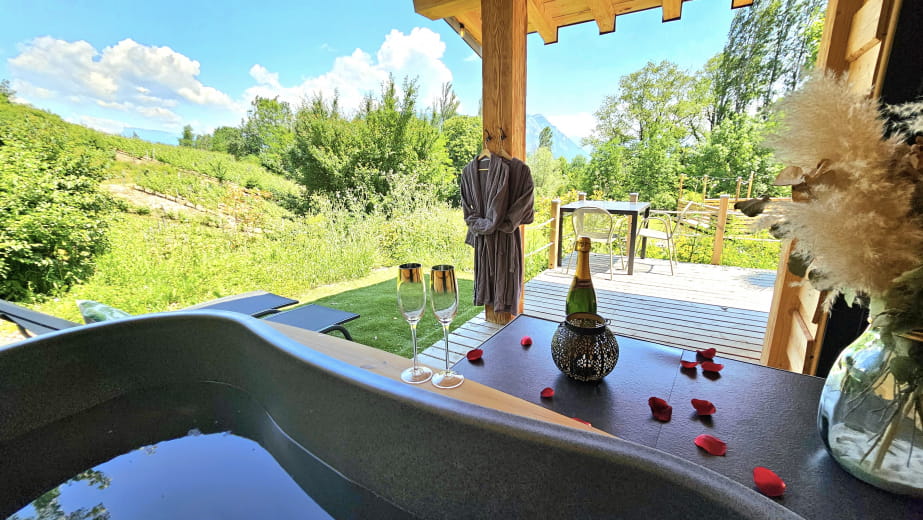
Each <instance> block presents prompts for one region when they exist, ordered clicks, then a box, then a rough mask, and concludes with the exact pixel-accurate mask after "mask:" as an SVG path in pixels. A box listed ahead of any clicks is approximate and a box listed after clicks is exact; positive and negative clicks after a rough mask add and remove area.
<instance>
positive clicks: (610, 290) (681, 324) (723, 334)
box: [420, 254, 776, 367]
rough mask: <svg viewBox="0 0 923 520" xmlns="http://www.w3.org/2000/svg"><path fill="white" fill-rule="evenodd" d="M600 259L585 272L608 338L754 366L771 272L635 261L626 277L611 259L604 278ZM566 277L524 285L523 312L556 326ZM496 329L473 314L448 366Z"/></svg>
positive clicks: (435, 360) (557, 272)
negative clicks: (707, 353) (710, 352)
mask: <svg viewBox="0 0 923 520" xmlns="http://www.w3.org/2000/svg"><path fill="white" fill-rule="evenodd" d="M606 256H607V255H604V254H592V255H591V256H590V271H591V273H592V275H593V286H594V288H595V289H596V297H597V309H598V313H599V314H600V315H601V316H603V317H604V318H607V319H608V320H610V328H611V329H612V331H613V332H615V334H617V335H622V336H627V337H632V338H637V339H642V340H645V341H651V342H654V343H660V344H663V345H670V346H673V347H679V348H684V349H688V350H698V349H706V348H710V347H714V348H716V349H717V350H718V352H719V356H724V357H727V358H732V359H738V360H741V361H749V362H755V363H758V362H759V359H760V355H761V353H762V348H763V337H764V335H765V332H766V320H767V319H768V316H769V308H770V305H771V303H772V291H773V286H774V284H775V274H776V273H775V271H772V270H768V269H748V268H741V267H727V266H715V265H703V264H679V265H678V266H677V267H676V272H675V275H673V276H671V275H670V267H669V264H668V263H667V262H666V261H665V260H657V259H642V258H637V259H636V260H635V269H634V274H633V275H631V276H629V275H628V274H627V273H626V272H625V270H623V269H621V268H620V264H619V262H618V259H616V261H615V263H614V267H615V270H614V272H613V273H612V280H610V279H609V259H608V258H607V257H606ZM567 260H568V259H567V258H566V257H565V258H564V265H565V266H566V265H567ZM572 278H573V270H570V271H569V272H566V273H565V271H564V267H561V268H558V269H549V270H546V271H544V272H542V273H540V274H539V275H538V276H536V277H535V278H533V279H532V280H530V281H529V282H528V283H526V288H525V310H524V313H525V314H528V315H531V316H537V317H540V318H546V319H549V320H552V321H562V320H563V319H564V299H565V298H566V296H567V291H568V289H569V288H570V282H571V280H572ZM499 329H500V326H499V325H496V324H493V323H489V322H487V321H486V320H485V318H484V313H483V312H482V313H480V314H479V315H478V316H477V317H475V318H473V319H471V320H470V321H469V322H467V323H465V324H464V325H462V326H461V327H459V328H458V329H456V330H455V331H453V333H452V334H451V335H450V336H449V362H450V363H455V362H456V361H458V360H459V359H461V358H462V357H464V355H465V354H466V353H467V352H468V351H469V350H471V349H472V348H476V347H477V346H478V345H480V344H481V343H483V342H484V341H485V340H486V339H487V338H489V337H490V336H492V335H493V334H494V333H495V332H496V331H497V330H499ZM444 356H445V348H444V346H443V342H442V341H438V342H436V344H434V345H433V346H431V347H429V348H427V349H426V350H424V352H423V353H421V356H420V359H421V361H422V362H423V363H425V364H428V365H430V366H433V367H442V366H443V365H444V363H445V357H444Z"/></svg>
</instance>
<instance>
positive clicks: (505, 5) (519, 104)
mask: <svg viewBox="0 0 923 520" xmlns="http://www.w3.org/2000/svg"><path fill="white" fill-rule="evenodd" d="M527 29H528V7H527V0H481V30H482V35H483V47H482V49H483V55H482V57H483V61H482V62H481V81H482V85H483V92H482V99H483V103H484V106H483V122H484V131H485V132H487V133H488V134H490V135H491V136H492V137H494V139H491V140H490V141H489V142H488V143H487V147H488V149H489V150H490V151H491V152H493V153H501V152H500V150H501V149H502V150H503V151H505V152H506V153H507V154H508V155H510V156H512V157H516V158H519V159H525V156H526V31H527ZM523 230H524V228H523V226H520V228H519V232H520V236H521V235H522V234H523V232H524V231H523ZM510 261H512V262H515V261H518V262H521V263H520V266H522V265H523V264H524V259H523V258H522V257H520V258H519V259H510ZM522 286H523V288H525V284H524V283H523V284H522ZM522 310H523V295H522V293H520V297H519V309H518V313H520V314H521V313H522ZM484 314H485V316H486V317H487V320H488V321H491V322H493V323H506V322H508V321H509V320H510V319H512V315H510V314H507V313H496V312H494V311H493V309H492V308H490V306H486V307H485V309H484Z"/></svg>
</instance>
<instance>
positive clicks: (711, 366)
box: [702, 361, 724, 372]
mask: <svg viewBox="0 0 923 520" xmlns="http://www.w3.org/2000/svg"><path fill="white" fill-rule="evenodd" d="M722 368H724V365H722V364H721V363H712V362H711V361H703V362H702V370H704V371H705V372H721V369H722Z"/></svg>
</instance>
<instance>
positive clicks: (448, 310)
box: [429, 265, 465, 388]
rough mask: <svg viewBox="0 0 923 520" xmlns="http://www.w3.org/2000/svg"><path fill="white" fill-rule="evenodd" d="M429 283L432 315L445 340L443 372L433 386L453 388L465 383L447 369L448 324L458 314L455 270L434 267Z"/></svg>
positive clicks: (447, 266)
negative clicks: (437, 321) (440, 325)
mask: <svg viewBox="0 0 923 520" xmlns="http://www.w3.org/2000/svg"><path fill="white" fill-rule="evenodd" d="M429 283H430V291H429V294H430V303H431V304H432V306H433V314H435V315H436V319H437V320H439V323H441V324H442V336H443V338H445V370H440V371H439V372H436V375H434V376H433V385H435V386H437V387H439V388H455V387H456V386H458V385H460V384H462V383H464V382H465V376H463V375H461V374H459V373H457V372H455V371H454V370H452V369H450V368H449V324H450V323H452V320H453V319H454V318H455V313H457V312H458V282H457V281H456V280H455V268H454V267H452V266H451V265H434V266H433V269H432V271H431V272H430V275H429Z"/></svg>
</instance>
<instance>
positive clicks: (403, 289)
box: [397, 264, 433, 385]
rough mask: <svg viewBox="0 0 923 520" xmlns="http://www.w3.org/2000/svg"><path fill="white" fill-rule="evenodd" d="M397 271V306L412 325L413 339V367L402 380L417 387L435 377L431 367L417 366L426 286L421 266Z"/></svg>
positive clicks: (404, 373)
mask: <svg viewBox="0 0 923 520" xmlns="http://www.w3.org/2000/svg"><path fill="white" fill-rule="evenodd" d="M397 269H398V274H397V306H398V308H399V309H400V310H401V314H403V315H404V319H405V320H407V323H409V324H410V335H411V337H412V338H413V366H412V367H410V368H408V369H407V370H404V371H403V372H401V380H402V381H404V382H405V383H410V384H414V385H417V384H420V383H425V382H427V381H429V379H430V378H431V377H433V371H432V370H430V369H429V367H425V366H423V365H418V364H417V323H420V318H422V317H423V310H424V309H425V308H426V285H424V284H423V271H422V269H421V268H420V264H401V265H400V266H399V267H398V268H397Z"/></svg>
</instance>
